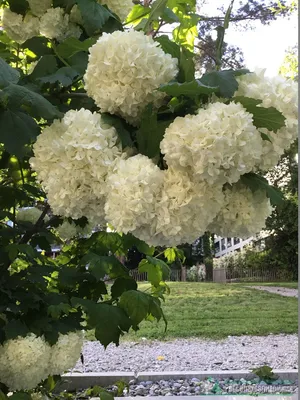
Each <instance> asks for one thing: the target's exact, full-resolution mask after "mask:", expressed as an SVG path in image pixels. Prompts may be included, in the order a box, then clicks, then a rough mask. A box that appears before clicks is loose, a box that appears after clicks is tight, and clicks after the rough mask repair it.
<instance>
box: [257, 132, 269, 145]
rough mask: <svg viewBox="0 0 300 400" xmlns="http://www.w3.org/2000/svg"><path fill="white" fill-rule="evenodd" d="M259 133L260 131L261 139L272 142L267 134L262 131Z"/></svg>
mask: <svg viewBox="0 0 300 400" xmlns="http://www.w3.org/2000/svg"><path fill="white" fill-rule="evenodd" d="M259 133H260V136H261V138H262V140H267V141H268V142H270V143H272V140H271V139H270V138H269V136H268V135H267V134H265V133H264V132H259Z"/></svg>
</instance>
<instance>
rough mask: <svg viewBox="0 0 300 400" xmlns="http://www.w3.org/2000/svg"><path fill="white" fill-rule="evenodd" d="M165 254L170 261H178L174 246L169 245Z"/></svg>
mask: <svg viewBox="0 0 300 400" xmlns="http://www.w3.org/2000/svg"><path fill="white" fill-rule="evenodd" d="M164 256H165V257H166V259H167V260H168V262H169V263H172V262H174V261H176V258H177V257H176V249H175V248H174V247H169V248H168V249H166V250H165V251H164Z"/></svg>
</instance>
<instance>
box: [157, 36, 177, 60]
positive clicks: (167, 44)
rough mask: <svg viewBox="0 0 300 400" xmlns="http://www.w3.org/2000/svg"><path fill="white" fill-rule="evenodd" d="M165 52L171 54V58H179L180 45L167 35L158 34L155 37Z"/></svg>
mask: <svg viewBox="0 0 300 400" xmlns="http://www.w3.org/2000/svg"><path fill="white" fill-rule="evenodd" d="M155 41H156V42H158V43H159V44H160V47H161V48H162V49H163V51H164V52H165V53H166V54H171V56H172V57H173V58H177V59H178V60H179V59H180V46H178V44H176V43H175V42H172V40H170V39H169V37H168V36H167V35H162V36H159V37H158V38H156V39H155Z"/></svg>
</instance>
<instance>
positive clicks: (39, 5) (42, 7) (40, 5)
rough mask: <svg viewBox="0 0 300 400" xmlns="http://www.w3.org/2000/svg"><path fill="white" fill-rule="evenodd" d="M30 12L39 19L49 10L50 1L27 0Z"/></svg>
mask: <svg viewBox="0 0 300 400" xmlns="http://www.w3.org/2000/svg"><path fill="white" fill-rule="evenodd" d="M27 1H28V4H29V8H30V11H31V12H32V14H34V15H36V16H37V17H41V16H42V15H44V14H45V13H46V11H47V10H48V9H49V8H51V5H52V0H27Z"/></svg>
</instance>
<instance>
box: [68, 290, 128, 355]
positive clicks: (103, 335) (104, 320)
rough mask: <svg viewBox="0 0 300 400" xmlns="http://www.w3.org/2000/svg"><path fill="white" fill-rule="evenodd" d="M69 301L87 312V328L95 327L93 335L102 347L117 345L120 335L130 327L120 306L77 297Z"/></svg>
mask: <svg viewBox="0 0 300 400" xmlns="http://www.w3.org/2000/svg"><path fill="white" fill-rule="evenodd" d="M125 293H128V292H125ZM125 293H124V294H125ZM71 303H72V305H73V307H76V308H77V307H78V306H80V307H82V308H83V310H84V311H85V312H86V314H87V323H88V328H89V329H93V328H95V337H96V339H98V340H99V341H100V343H101V344H102V345H103V346H104V347H107V346H108V345H109V344H110V343H115V344H116V345H117V346H118V345H119V341H120V336H121V335H122V334H123V332H128V330H129V328H130V327H131V321H130V319H129V318H128V316H127V315H126V314H125V312H124V311H123V309H122V308H120V307H116V306H112V305H108V304H103V303H94V302H92V301H90V300H84V299H79V298H72V300H71Z"/></svg>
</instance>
